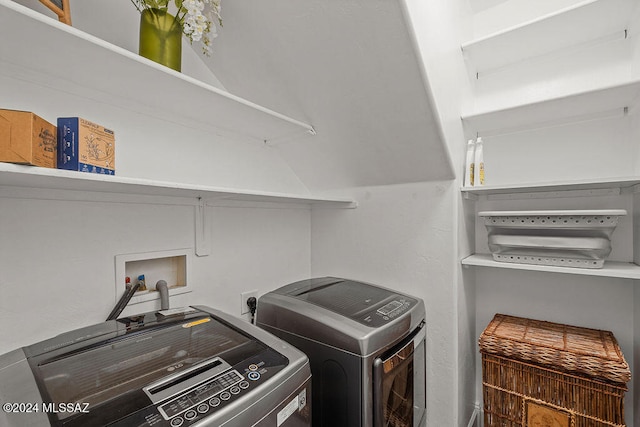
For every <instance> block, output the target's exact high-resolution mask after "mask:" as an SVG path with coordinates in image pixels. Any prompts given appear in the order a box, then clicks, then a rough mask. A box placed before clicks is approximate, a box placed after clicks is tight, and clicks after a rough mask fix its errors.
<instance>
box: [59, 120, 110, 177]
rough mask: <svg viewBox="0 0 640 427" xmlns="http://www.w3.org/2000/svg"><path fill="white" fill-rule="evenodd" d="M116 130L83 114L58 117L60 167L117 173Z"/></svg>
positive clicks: (108, 173)
mask: <svg viewBox="0 0 640 427" xmlns="http://www.w3.org/2000/svg"><path fill="white" fill-rule="evenodd" d="M115 148H116V141H115V136H114V133H113V131H112V130H110V129H107V128H105V127H104V126H101V125H98V124H96V123H93V122H90V121H89V120H85V119H83V118H80V117H61V118H58V169H67V170H74V171H80V172H91V173H98V174H104V175H115V173H116V164H115V160H116V159H115Z"/></svg>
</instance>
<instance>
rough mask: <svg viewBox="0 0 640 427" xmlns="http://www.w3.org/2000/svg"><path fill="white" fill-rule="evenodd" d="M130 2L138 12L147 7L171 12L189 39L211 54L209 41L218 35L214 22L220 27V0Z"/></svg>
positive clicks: (204, 51)
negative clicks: (198, 43) (200, 44)
mask: <svg viewBox="0 0 640 427" xmlns="http://www.w3.org/2000/svg"><path fill="white" fill-rule="evenodd" d="M131 3H133V5H134V6H135V7H136V9H138V12H142V11H143V10H145V9H148V10H151V11H152V12H153V11H154V10H159V11H162V12H168V13H171V14H172V15H174V16H175V17H176V20H177V21H178V23H179V24H180V26H181V27H182V32H183V34H184V35H185V36H187V38H188V39H189V41H190V42H191V43H192V44H193V42H200V43H202V53H204V54H205V55H207V56H209V55H211V41H212V40H213V39H215V38H216V37H218V31H217V28H216V24H217V25H219V26H220V27H222V16H221V15H220V0H173V1H171V0H131ZM172 4H173V5H174V6H175V7H173V6H172Z"/></svg>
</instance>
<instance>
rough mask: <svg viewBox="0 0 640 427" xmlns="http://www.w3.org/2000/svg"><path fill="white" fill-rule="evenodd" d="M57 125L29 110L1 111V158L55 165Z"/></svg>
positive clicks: (11, 160)
mask: <svg viewBox="0 0 640 427" xmlns="http://www.w3.org/2000/svg"><path fill="white" fill-rule="evenodd" d="M56 150H57V145H56V127H55V126H54V125H52V124H51V123H49V122H48V121H46V120H44V119H43V118H41V117H38V116H37V115H35V114H33V113H31V112H28V111H16V110H0V161H2V162H10V163H20V164H25V165H34V166H43V167H46V168H55V167H56V159H57V156H56Z"/></svg>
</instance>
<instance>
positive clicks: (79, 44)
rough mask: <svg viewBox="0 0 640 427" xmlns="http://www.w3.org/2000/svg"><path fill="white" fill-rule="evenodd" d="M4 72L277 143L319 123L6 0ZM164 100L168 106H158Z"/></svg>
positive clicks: (0, 55)
mask: <svg viewBox="0 0 640 427" xmlns="http://www.w3.org/2000/svg"><path fill="white" fill-rule="evenodd" d="M0 37H1V38H2V39H3V40H4V41H3V43H1V44H0V74H2V75H5V76H7V77H10V78H13V79H17V80H24V79H27V80H28V81H29V82H30V83H33V84H39V85H43V86H46V87H53V88H56V89H57V90H59V91H63V92H67V93H72V94H75V95H78V96H81V97H84V98H87V99H92V100H96V101H99V102H101V103H108V104H110V105H114V106H117V107H121V108H126V109H129V110H131V111H134V112H137V113H141V114H144V115H148V116H152V117H156V118H159V119H161V120H166V121H171V122H174V123H179V124H182V125H185V126H190V127H196V128H200V129H205V130H213V131H216V132H218V133H219V134H221V135H225V136H233V137H235V138H243V139H248V140H257V141H261V142H262V141H277V140H278V139H281V138H289V137H291V136H293V135H298V134H299V135H304V133H305V132H306V133H309V134H315V131H314V129H313V127H312V126H311V125H309V124H306V123H303V122H300V121H298V120H295V119H292V118H290V117H287V116H284V115H282V114H279V113H277V112H274V111H271V110H269V109H267V108H264V107H262V106H260V105H257V104H254V103H252V102H250V101H247V100H245V99H242V98H239V97H237V96H234V95H232V94H230V93H228V92H225V91H223V90H220V89H218V88H216V87H214V86H210V85H208V84H205V83H203V82H200V81H198V80H196V79H194V78H191V77H189V76H186V75H184V74H181V73H178V72H176V71H174V70H171V69H169V68H167V67H164V66H161V65H159V64H156V63H155V62H153V61H150V60H148V59H146V58H143V57H141V56H139V55H137V54H135V53H133V52H130V51H128V50H125V49H122V48H120V47H118V46H115V45H113V44H110V43H107V42H105V41H104V40H101V39H99V38H96V37H94V36H92V35H90V34H87V33H85V32H83V31H80V30H78V29H76V28H73V27H71V26H68V25H65V24H61V23H59V22H58V21H57V20H54V19H52V18H50V17H48V16H45V15H42V14H40V13H38V12H35V11H33V10H31V9H28V8H26V7H24V6H21V5H19V4H17V3H14V2H13V1H11V0H0ZM159 105H161V106H162V108H158V106H159Z"/></svg>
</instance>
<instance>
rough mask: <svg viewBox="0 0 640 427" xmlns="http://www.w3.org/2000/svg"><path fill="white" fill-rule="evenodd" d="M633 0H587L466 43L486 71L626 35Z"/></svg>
mask: <svg viewBox="0 0 640 427" xmlns="http://www.w3.org/2000/svg"><path fill="white" fill-rule="evenodd" d="M634 6H635V2H634V1H633V0H586V1H582V2H580V3H578V4H576V5H573V6H571V7H567V8H565V9H562V10H560V11H557V12H554V13H551V14H548V15H545V16H542V17H540V18H537V19H534V20H531V21H529V22H525V23H522V24H519V25H516V26H513V27H511V28H507V29H504V30H502V31H498V32H496V33H493V34H489V35H487V36H484V37H481V38H478V39H475V40H471V41H469V42H467V43H464V44H463V45H462V50H463V52H464V54H465V57H466V58H467V60H468V61H469V63H470V67H469V68H471V69H474V70H475V71H476V73H478V74H480V75H481V74H482V73H483V72H487V71H489V70H495V69H497V68H501V67H504V66H507V65H509V64H512V63H516V62H519V61H522V60H525V59H528V58H535V57H538V56H541V55H544V54H547V53H550V52H553V51H558V50H561V49H565V48H569V47H572V46H578V45H581V44H584V43H588V42H595V41H598V40H603V39H607V38H611V37H616V36H617V37H620V38H623V37H625V35H626V34H625V30H626V29H627V26H628V24H629V19H630V16H631V12H632V10H633V7H634Z"/></svg>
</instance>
